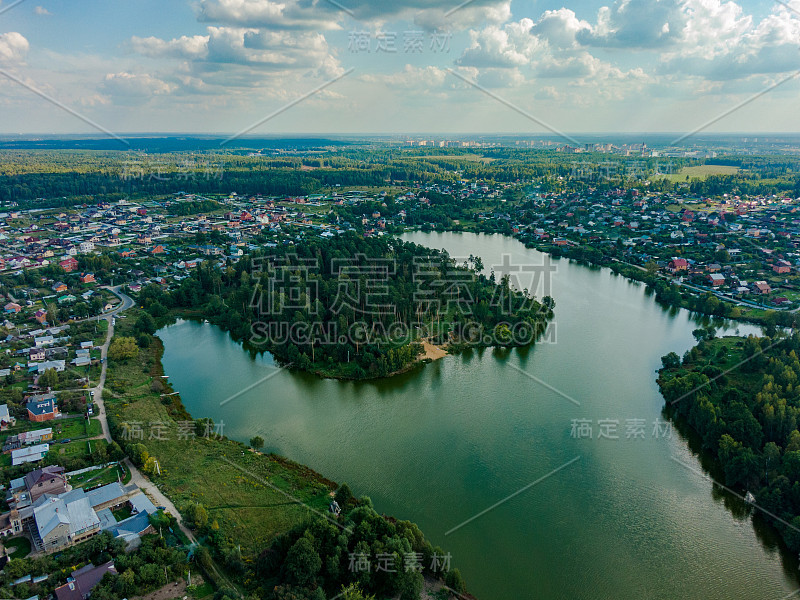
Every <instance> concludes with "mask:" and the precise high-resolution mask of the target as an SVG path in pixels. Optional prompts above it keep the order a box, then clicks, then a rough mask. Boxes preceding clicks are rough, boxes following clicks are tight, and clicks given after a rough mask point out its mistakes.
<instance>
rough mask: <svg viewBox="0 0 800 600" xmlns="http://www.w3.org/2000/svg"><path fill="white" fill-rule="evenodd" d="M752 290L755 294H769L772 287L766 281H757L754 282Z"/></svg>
mask: <svg viewBox="0 0 800 600" xmlns="http://www.w3.org/2000/svg"><path fill="white" fill-rule="evenodd" d="M752 291H753V293H754V294H769V293H770V292H771V291H772V288H771V287H770V286H769V284H768V283H767V282H766V281H756V282H755V283H754V284H753V288H752Z"/></svg>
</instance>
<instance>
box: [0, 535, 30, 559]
mask: <svg viewBox="0 0 800 600" xmlns="http://www.w3.org/2000/svg"><path fill="white" fill-rule="evenodd" d="M3 545H4V546H5V547H6V550H7V551H8V554H9V556H11V558H12V559H15V558H25V557H26V556H28V554H30V553H31V542H30V540H29V539H28V538H26V537H16V538H11V539H10V540H4V541H3Z"/></svg>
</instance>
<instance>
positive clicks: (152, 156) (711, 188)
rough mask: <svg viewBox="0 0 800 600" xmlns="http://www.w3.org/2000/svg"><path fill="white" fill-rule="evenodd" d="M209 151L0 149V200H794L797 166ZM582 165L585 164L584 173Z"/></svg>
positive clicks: (514, 155)
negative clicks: (546, 194) (659, 195)
mask: <svg viewBox="0 0 800 600" xmlns="http://www.w3.org/2000/svg"><path fill="white" fill-rule="evenodd" d="M114 147H116V146H109V147H108V148H114ZM211 148H213V146H210V147H208V148H206V149H205V150H202V151H193V152H179V151H176V150H175V149H174V145H173V146H170V145H169V144H168V145H167V146H165V147H163V148H161V147H160V146H159V147H158V150H161V151H151V152H150V153H148V152H144V151H142V150H139V149H137V150H127V151H123V150H112V149H98V150H85V149H69V150H67V149H63V150H58V149H46V150H22V149H19V150H12V149H5V150H3V149H0V202H16V203H17V204H18V205H19V206H21V207H23V208H45V207H56V206H70V205H73V204H76V203H78V204H82V203H93V202H97V201H99V200H109V201H113V200H117V199H120V198H122V197H129V196H146V195H151V196H152V195H159V194H172V193H177V192H189V193H201V194H226V193H230V192H234V191H235V192H237V193H239V194H242V195H247V194H266V195H275V196H281V195H301V194H315V193H323V192H328V191H331V190H333V189H335V187H336V186H385V185H391V184H416V183H420V184H428V183H439V184H453V183H457V182H458V181H460V180H463V179H467V180H484V181H487V182H490V183H497V182H536V184H537V185H540V186H541V189H542V190H543V191H552V192H563V191H565V190H567V189H569V190H575V191H585V190H588V189H589V188H593V189H606V188H611V187H624V188H637V189H640V190H642V191H644V190H656V191H661V192H671V191H676V190H678V189H681V188H684V189H687V188H688V189H689V190H690V191H691V192H692V193H695V194H703V195H713V194H717V193H722V192H725V193H732V194H771V193H778V192H782V191H789V190H793V191H795V192H796V193H797V194H798V195H800V177H798V173H799V172H800V161H799V160H798V159H796V158H794V157H732V158H725V157H723V158H721V159H715V163H716V164H730V165H732V166H738V167H740V168H741V169H742V171H740V172H739V173H737V174H736V175H718V176H711V177H708V178H707V179H705V180H703V179H699V178H697V179H692V180H687V181H679V182H675V181H670V180H669V179H667V178H659V177H658V173H659V172H660V171H659V169H662V168H663V163H664V161H665V159H661V158H636V159H631V158H624V157H620V158H617V157H614V156H609V155H607V154H597V153H585V154H581V155H573V154H567V153H563V152H556V151H554V150H526V149H515V148H493V149H481V150H471V149H470V150H461V149H450V148H435V149H434V148H431V149H400V148H391V147H362V148H359V147H352V146H337V145H335V144H333V143H325V144H321V145H318V146H313V145H312V146H309V147H308V148H306V149H304V150H302V151H299V150H296V149H295V152H284V151H277V150H274V149H271V150H268V151H267V152H266V153H264V154H256V153H254V152H250V151H245V150H241V149H235V150H223V149H220V148H219V145H217V146H216V149H213V150H212V149H211ZM254 150H260V149H259V148H254ZM609 161H612V162H613V163H614V164H615V165H616V166H615V177H613V178H609V177H604V176H603V169H602V168H601V167H600V165H603V164H608V162H609ZM668 162H669V167H670V169H673V170H679V169H680V168H681V167H682V166H687V165H692V164H698V163H699V161H690V160H687V159H676V158H670V159H669V161H668ZM617 163H618V164H617ZM582 165H591V167H590V168H589V169H588V171H589V172H590V174H587V172H586V168H585V167H584V166H582ZM634 173H635V175H634ZM648 179H649V180H648Z"/></svg>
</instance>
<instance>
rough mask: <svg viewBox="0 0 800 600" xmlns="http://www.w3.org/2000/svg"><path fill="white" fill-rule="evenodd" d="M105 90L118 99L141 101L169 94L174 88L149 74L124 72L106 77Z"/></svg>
mask: <svg viewBox="0 0 800 600" xmlns="http://www.w3.org/2000/svg"><path fill="white" fill-rule="evenodd" d="M103 89H104V90H105V91H106V92H108V93H109V94H111V95H112V96H114V97H115V98H117V99H122V100H126V99H127V100H140V99H144V98H150V97H152V96H163V95H166V94H169V93H170V92H172V91H173V89H174V86H173V85H170V84H169V83H167V82H165V81H163V80H161V79H158V78H156V77H153V76H152V75H148V74H147V73H143V74H134V73H128V72H127V71H122V72H120V73H109V74H108V75H106V77H105V80H104V82H103Z"/></svg>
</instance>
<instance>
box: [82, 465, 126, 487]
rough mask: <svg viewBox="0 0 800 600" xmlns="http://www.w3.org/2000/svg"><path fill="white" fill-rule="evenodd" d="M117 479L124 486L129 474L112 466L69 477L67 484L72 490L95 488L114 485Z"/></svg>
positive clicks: (120, 468)
mask: <svg viewBox="0 0 800 600" xmlns="http://www.w3.org/2000/svg"><path fill="white" fill-rule="evenodd" d="M118 477H120V478H121V479H122V483H123V484H125V483H128V482H129V481H130V479H131V474H130V473H129V472H128V471H127V470H125V469H124V468H122V467H118V466H116V465H114V466H111V467H106V468H104V469H98V470H96V471H88V472H86V473H81V474H80V475H75V476H73V477H70V478H69V484H70V485H71V486H72V487H74V488H79V487H80V488H82V487H85V488H95V487H100V486H101V485H106V484H107V483H114V482H115V481H117V478H118Z"/></svg>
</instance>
